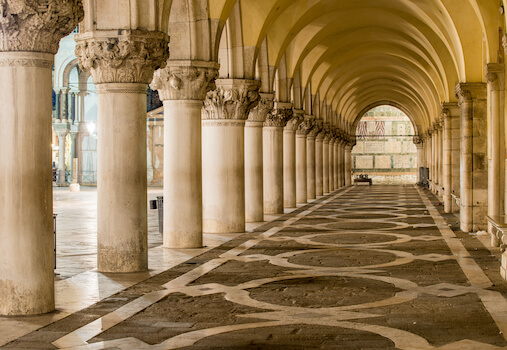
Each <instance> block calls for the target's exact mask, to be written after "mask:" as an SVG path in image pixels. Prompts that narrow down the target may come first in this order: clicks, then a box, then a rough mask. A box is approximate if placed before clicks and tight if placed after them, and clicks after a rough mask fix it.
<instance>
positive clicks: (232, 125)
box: [202, 119, 245, 233]
mask: <svg viewBox="0 0 507 350" xmlns="http://www.w3.org/2000/svg"><path fill="white" fill-rule="evenodd" d="M244 128H245V121H244V120H227V119H225V120H212V119H207V120H203V121H202V171H203V181H202V192H203V202H204V206H203V230H204V232H210V233H231V232H243V231H245V165H244V164H245V157H244V133H245V129H244Z"/></svg>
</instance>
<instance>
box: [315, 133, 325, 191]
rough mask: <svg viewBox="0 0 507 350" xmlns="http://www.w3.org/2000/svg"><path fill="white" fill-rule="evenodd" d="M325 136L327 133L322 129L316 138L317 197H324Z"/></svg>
mask: <svg viewBox="0 0 507 350" xmlns="http://www.w3.org/2000/svg"><path fill="white" fill-rule="evenodd" d="M324 136H325V133H324V132H323V131H322V129H321V131H319V133H318V134H317V137H316V138H315V194H316V195H317V197H320V196H323V195H324V169H323V167H324V166H323V160H324V153H323V152H324Z"/></svg>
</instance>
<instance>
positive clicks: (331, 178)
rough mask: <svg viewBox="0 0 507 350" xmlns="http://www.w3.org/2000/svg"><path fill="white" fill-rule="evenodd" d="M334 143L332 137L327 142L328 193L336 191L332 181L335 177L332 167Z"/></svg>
mask: <svg viewBox="0 0 507 350" xmlns="http://www.w3.org/2000/svg"><path fill="white" fill-rule="evenodd" d="M334 143H335V139H334V137H333V138H332V139H331V140H329V163H328V167H329V192H333V191H334V190H335V189H336V187H335V186H334V185H335V182H334V179H335V176H336V173H335V167H334V163H335V148H334Z"/></svg>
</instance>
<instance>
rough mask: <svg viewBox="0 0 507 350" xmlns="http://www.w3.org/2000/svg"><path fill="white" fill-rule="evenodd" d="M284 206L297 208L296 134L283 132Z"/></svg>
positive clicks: (288, 131)
mask: <svg viewBox="0 0 507 350" xmlns="http://www.w3.org/2000/svg"><path fill="white" fill-rule="evenodd" d="M283 198H284V199H283V206H284V207H285V208H295V207H296V132H295V131H294V130H288V129H287V128H285V130H284V131H283Z"/></svg>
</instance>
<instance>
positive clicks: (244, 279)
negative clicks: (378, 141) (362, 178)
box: [0, 186, 507, 350]
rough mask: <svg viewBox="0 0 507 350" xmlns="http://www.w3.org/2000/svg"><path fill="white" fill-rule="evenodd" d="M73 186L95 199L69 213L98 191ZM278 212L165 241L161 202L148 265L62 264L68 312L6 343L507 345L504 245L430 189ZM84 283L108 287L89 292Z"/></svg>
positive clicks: (7, 325) (12, 326)
mask: <svg viewBox="0 0 507 350" xmlns="http://www.w3.org/2000/svg"><path fill="white" fill-rule="evenodd" d="M75 195H76V196H78V195H79V196H81V198H86V201H87V202H86V204H83V203H82V202H80V200H72V198H70V197H67V195H66V194H65V193H64V192H63V191H61V192H60V193H56V195H55V199H56V205H58V200H59V199H60V200H65V201H66V204H67V205H68V206H69V207H72V208H74V209H69V210H67V212H66V214H65V215H72V210H75V211H76V212H77V211H78V210H81V209H80V208H83V207H84V208H88V207H90V208H91V207H92V206H93V201H94V193H93V192H88V193H87V192H81V193H80V194H75ZM154 195H155V194H154V193H150V194H149V196H150V197H153V196H154ZM83 205H84V206H83ZM55 211H57V210H55ZM82 216H83V217H84V218H85V219H82V221H86V220H87V221H88V223H90V222H93V220H94V219H93V215H92V217H87V216H86V215H82ZM270 219H274V220H272V221H270V222H267V223H264V224H263V225H262V226H259V227H257V228H255V229H254V230H250V231H251V232H247V233H245V234H227V235H214V236H213V235H205V237H204V239H205V243H206V244H207V245H208V248H204V249H201V250H199V249H194V250H176V249H163V248H162V247H161V246H160V244H161V239H160V237H158V238H157V235H158V234H157V233H156V227H154V223H155V222H156V221H155V217H154V216H153V212H150V213H149V224H150V230H149V231H150V234H149V237H150V247H151V248H150V253H149V256H150V272H149V273H141V274H123V275H122V274H113V275H108V274H101V273H98V272H96V271H94V270H91V271H82V272H79V271H78V272H76V271H75V272H74V273H70V272H69V271H70V270H69V271H67V274H66V272H65V271H66V268H67V265H70V264H72V259H71V258H70V257H69V259H68V260H59V261H60V262H61V263H62V266H61V267H59V270H57V271H59V272H60V274H61V275H60V276H61V278H62V279H61V280H60V281H58V282H56V289H57V292H56V300H57V310H58V311H57V312H56V313H53V314H49V315H44V316H25V317H19V318H17V317H11V318H2V319H0V347H1V348H2V349H28V348H30V349H34V348H36V349H55V348H59V349H70V348H72V349H136V350H138V349H174V348H196V349H312V348H325V349H394V348H397V349H446V350H451V349H459V350H462V349H480V350H488V349H501V348H505V347H507V340H506V338H505V334H507V320H506V316H505V315H507V303H506V301H505V299H504V296H506V295H507V282H505V281H504V280H502V279H501V277H500V274H499V256H498V255H499V253H500V252H499V249H498V248H492V249H493V250H492V251H490V250H488V249H487V248H485V245H483V243H482V242H483V241H485V240H489V237H488V236H480V235H479V236H477V235H469V234H465V233H463V232H462V231H460V230H459V223H458V219H457V218H456V217H455V216H453V215H452V214H445V213H443V206H442V205H441V203H439V200H438V199H436V197H434V196H433V194H431V193H430V192H429V191H427V190H421V189H419V188H417V187H415V186H372V187H369V186H352V187H350V186H349V187H346V188H343V189H341V190H339V191H336V192H333V193H332V194H331V195H329V196H325V197H320V199H318V200H317V201H313V202H311V203H310V204H307V205H305V206H299V208H298V209H297V210H295V211H292V212H290V213H287V214H285V215H283V216H279V217H275V216H272V217H270ZM61 220H65V218H64V214H62V217H61ZM77 226H79V223H78V222H75V227H76V229H77ZM252 227H253V226H252ZM252 227H250V229H251V228H252ZM157 239H158V240H159V241H158V242H157ZM218 244H221V245H219V246H217V245H218ZM214 246H215V248H213V247H214ZM62 249H65V247H62ZM92 276H93V277H92ZM80 283H83V284H85V285H86V286H87V287H86V288H84V287H83V288H82V293H85V289H87V288H91V287H93V286H96V287H97V291H98V293H97V294H96V295H94V296H88V297H86V298H85V297H83V295H79V290H80V288H81V287H80ZM63 285H65V286H66V287H63ZM66 293H67V294H66ZM77 302H79V303H81V306H78V305H77ZM7 329H8V330H10V331H9V332H8V333H7V332H5V330H7ZM14 337H15V338H17V339H15V340H14ZM7 340H9V341H11V340H14V341H12V342H10V343H8V344H7V345H2V344H4V343H5V342H6V341H7Z"/></svg>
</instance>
